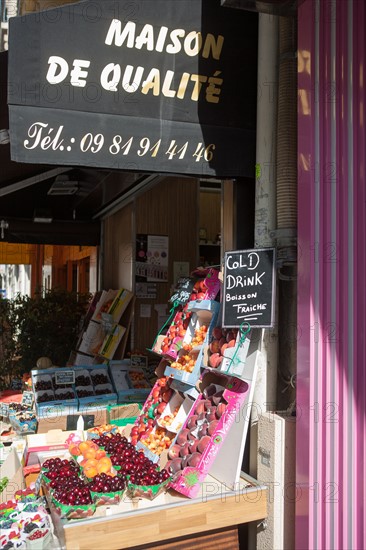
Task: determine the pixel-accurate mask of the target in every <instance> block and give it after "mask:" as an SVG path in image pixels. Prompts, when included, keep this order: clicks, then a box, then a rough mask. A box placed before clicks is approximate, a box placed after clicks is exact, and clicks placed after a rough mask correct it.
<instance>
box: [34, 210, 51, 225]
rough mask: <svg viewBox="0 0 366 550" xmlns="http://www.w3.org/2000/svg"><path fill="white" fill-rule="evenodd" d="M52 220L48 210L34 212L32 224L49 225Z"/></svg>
mask: <svg viewBox="0 0 366 550" xmlns="http://www.w3.org/2000/svg"><path fill="white" fill-rule="evenodd" d="M52 220H53V217H52V214H51V212H50V211H49V210H35V211H34V215H33V222H34V223H51V222H52Z"/></svg>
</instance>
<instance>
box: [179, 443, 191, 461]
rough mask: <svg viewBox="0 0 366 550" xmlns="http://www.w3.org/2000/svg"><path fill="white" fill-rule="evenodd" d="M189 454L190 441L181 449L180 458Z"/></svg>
mask: <svg viewBox="0 0 366 550" xmlns="http://www.w3.org/2000/svg"><path fill="white" fill-rule="evenodd" d="M188 454H189V443H188V441H187V442H186V443H185V444H184V445H183V446H182V447H181V448H180V452H179V456H181V457H184V456H187V455H188Z"/></svg>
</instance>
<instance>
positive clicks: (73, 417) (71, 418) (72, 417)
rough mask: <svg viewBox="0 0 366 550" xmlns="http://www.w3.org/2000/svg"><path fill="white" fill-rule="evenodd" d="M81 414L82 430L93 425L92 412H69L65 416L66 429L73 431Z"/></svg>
mask: <svg viewBox="0 0 366 550" xmlns="http://www.w3.org/2000/svg"><path fill="white" fill-rule="evenodd" d="M80 416H82V417H83V420H84V430H89V429H90V428H94V426H95V415H94V414H82V415H80V414H69V415H67V418H66V431H68V432H69V431H74V430H76V429H77V423H78V420H79V417H80Z"/></svg>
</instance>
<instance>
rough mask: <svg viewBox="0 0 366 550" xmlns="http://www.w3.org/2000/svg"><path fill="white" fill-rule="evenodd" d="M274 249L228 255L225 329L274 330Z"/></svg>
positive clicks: (225, 284) (225, 270) (226, 257)
mask: <svg viewBox="0 0 366 550" xmlns="http://www.w3.org/2000/svg"><path fill="white" fill-rule="evenodd" d="M274 289H275V249H274V248H261V249H251V250H236V251H233V252H225V268H224V293H223V306H224V307H223V323H222V324H223V326H224V327H240V325H241V324H242V323H249V325H250V327H267V328H269V327H273V322H274V306H273V305H274V298H275V290H274Z"/></svg>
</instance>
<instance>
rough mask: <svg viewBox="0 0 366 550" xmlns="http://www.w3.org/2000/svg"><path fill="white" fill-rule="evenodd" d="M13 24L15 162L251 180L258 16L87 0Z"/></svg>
mask: <svg viewBox="0 0 366 550" xmlns="http://www.w3.org/2000/svg"><path fill="white" fill-rule="evenodd" d="M9 25H10V32H9V38H10V42H9V88H8V103H9V115H10V139H11V157H12V160H15V161H17V162H28V163H44V164H57V165H62V166H65V165H83V166H94V167H106V168H115V169H121V170H123V169H124V170H134V171H142V170H146V171H149V172H169V173H179V174H180V173H182V174H190V175H200V176H204V175H216V176H221V177H224V176H227V177H230V176H232V177H234V176H252V175H253V174H252V173H253V167H254V165H255V124H256V115H255V113H256V101H257V77H256V65H257V14H255V13H250V12H246V13H244V12H238V11H236V10H229V9H225V8H222V7H221V5H220V0H179V1H172V0H154V1H152V0H134V2H127V1H126V0H113V1H109V0H93V1H91V0H85V1H83V2H78V3H76V4H71V5H66V6H62V7H57V8H54V9H50V10H46V11H43V12H41V13H39V14H28V15H25V16H22V17H14V18H11V19H10V21H9Z"/></svg>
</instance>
